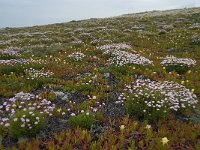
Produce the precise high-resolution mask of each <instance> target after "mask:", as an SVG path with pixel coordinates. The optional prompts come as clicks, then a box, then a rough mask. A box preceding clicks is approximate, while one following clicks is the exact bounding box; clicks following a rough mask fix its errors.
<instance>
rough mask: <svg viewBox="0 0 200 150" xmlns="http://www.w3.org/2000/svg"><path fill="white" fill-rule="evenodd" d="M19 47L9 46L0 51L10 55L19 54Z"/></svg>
mask: <svg viewBox="0 0 200 150" xmlns="http://www.w3.org/2000/svg"><path fill="white" fill-rule="evenodd" d="M19 50H20V48H17V47H9V48H6V49H3V50H1V51H0V53H1V54H4V55H11V56H20V55H21V54H20V53H19Z"/></svg>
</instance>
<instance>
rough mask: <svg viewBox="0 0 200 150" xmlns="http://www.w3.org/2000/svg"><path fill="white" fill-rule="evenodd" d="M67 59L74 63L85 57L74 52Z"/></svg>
mask: <svg viewBox="0 0 200 150" xmlns="http://www.w3.org/2000/svg"><path fill="white" fill-rule="evenodd" d="M68 57H69V58H71V59H74V60H76V61H80V60H82V59H83V58H84V57H85V55H84V54H83V53H81V52H75V53H72V54H70V55H69V56H68Z"/></svg>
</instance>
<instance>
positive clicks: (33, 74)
mask: <svg viewBox="0 0 200 150" xmlns="http://www.w3.org/2000/svg"><path fill="white" fill-rule="evenodd" d="M25 73H26V74H28V75H29V77H28V78H27V79H32V80H33V79H35V78H49V77H50V76H52V75H53V74H54V73H53V72H50V71H47V72H45V71H44V69H42V70H35V69H33V68H29V69H26V70H25Z"/></svg>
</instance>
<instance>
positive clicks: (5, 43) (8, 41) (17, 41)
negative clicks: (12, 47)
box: [0, 39, 20, 45]
mask: <svg viewBox="0 0 200 150" xmlns="http://www.w3.org/2000/svg"><path fill="white" fill-rule="evenodd" d="M19 42H20V41H19V40H18V39H10V40H7V41H0V45H8V44H12V43H19Z"/></svg>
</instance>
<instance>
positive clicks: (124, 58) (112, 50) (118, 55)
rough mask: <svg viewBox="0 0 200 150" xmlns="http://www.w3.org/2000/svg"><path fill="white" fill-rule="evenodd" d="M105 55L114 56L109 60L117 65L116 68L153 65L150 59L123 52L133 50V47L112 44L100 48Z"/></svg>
mask: <svg viewBox="0 0 200 150" xmlns="http://www.w3.org/2000/svg"><path fill="white" fill-rule="evenodd" d="M98 49H100V50H102V51H103V52H104V54H111V56H113V57H112V58H110V59H109V60H108V62H109V64H115V65H116V66H123V65H125V64H138V65H147V64H152V61H150V60H149V59H147V58H145V57H143V56H140V55H139V54H132V53H130V52H126V51H122V50H125V49H131V46H129V45H126V44H111V45H104V46H101V47H98Z"/></svg>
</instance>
